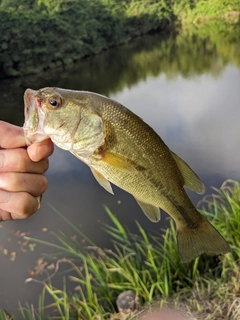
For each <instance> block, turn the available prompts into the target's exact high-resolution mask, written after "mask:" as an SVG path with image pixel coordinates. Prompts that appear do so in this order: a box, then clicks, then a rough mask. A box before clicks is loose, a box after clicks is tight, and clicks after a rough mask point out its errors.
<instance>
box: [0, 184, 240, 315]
mask: <svg viewBox="0 0 240 320" xmlns="http://www.w3.org/2000/svg"><path fill="white" fill-rule="evenodd" d="M199 209H200V211H201V213H202V214H203V215H204V216H206V217H207V218H208V219H209V220H211V222H212V223H213V225H214V226H215V227H216V228H217V230H218V231H219V232H220V233H221V234H222V235H223V236H224V237H225V239H226V240H227V241H228V243H229V244H230V246H231V249H232V251H231V252H229V253H227V254H225V255H223V256H219V257H216V256H207V255H202V256H200V257H198V258H197V259H195V260H194V261H192V262H190V263H187V264H183V263H182V262H181V261H180V259H179V255H178V250H177V240H176V232H175V227H174V224H173V222H171V223H170V227H169V228H168V229H167V230H165V231H164V232H163V234H162V235H150V234H147V233H146V232H145V231H144V229H143V228H142V227H141V225H140V224H139V223H137V226H138V229H139V235H135V234H131V233H130V232H129V231H128V230H127V229H126V228H125V227H124V226H123V225H121V223H120V222H119V220H118V219H117V218H116V216H115V215H114V214H112V213H111V212H110V210H109V209H108V208H106V212H107V214H108V216H109V217H110V219H111V221H112V223H111V225H104V228H105V231H106V232H107V233H108V236H109V237H110V238H111V241H112V243H113V248H111V249H110V248H109V249H102V248H100V247H98V246H96V245H95V244H94V243H92V241H91V240H90V239H88V238H87V237H86V236H85V235H84V234H83V233H82V232H81V231H80V230H79V229H78V228H76V226H74V225H72V224H71V222H70V221H68V220H67V218H66V217H64V215H62V214H61V213H60V212H58V211H57V210H56V209H55V208H54V207H52V210H53V212H55V213H56V215H57V217H56V220H57V219H64V220H65V222H66V224H67V225H68V226H70V227H72V228H73V230H74V232H75V234H76V236H77V237H76V238H69V237H67V236H65V235H64V233H63V232H59V233H56V234H55V237H56V239H57V240H58V243H57V244H56V243H54V244H53V243H46V242H44V241H40V240H37V239H31V241H32V242H35V243H39V244H41V245H48V246H52V247H54V248H55V249H56V251H57V253H56V254H55V255H54V258H55V259H54V260H52V258H53V255H51V256H49V257H45V258H44V259H43V260H42V265H40V264H39V263H38V265H37V268H35V272H36V274H34V273H33V274H32V277H31V278H29V279H27V280H26V282H34V283H37V284H36V285H38V286H39V285H41V286H42V288H43V291H42V294H41V296H40V298H39V304H38V306H33V305H29V304H26V305H21V306H20V316H18V317H17V319H22V320H24V319H29V320H32V319H39V320H44V319H46V318H48V319H61V320H65V319H72V320H73V319H76V320H77V319H88V320H90V319H92V320H102V319H111V320H127V319H135V320H140V319H144V316H146V314H148V313H149V311H150V310H152V309H153V308H154V309H155V310H156V309H161V308H163V307H170V308H171V309H172V308H175V309H176V310H178V311H179V312H181V313H182V314H184V315H185V316H186V317H187V316H188V317H189V319H190V320H194V319H195V320H196V319H205V320H206V319H207V320H221V319H222V320H223V319H224V320H226V319H228V320H237V319H239V318H240V303H239V292H240V282H239V274H240V273H239V271H240V183H239V182H238V181H233V180H227V181H225V182H224V183H223V185H222V186H221V188H219V189H214V192H213V194H211V195H209V196H206V197H205V198H203V200H202V203H201V205H200V208H199ZM77 239H79V240H77ZM26 240H29V239H26ZM62 264H65V265H66V264H67V265H68V266H69V268H70V271H69V272H68V274H67V276H66V277H64V278H63V284H62V285H60V286H58V287H55V286H54V285H53V284H52V281H53V279H54V276H56V274H57V273H58V272H59V271H58V270H59V268H60V266H61V265H62ZM50 266H51V268H50ZM38 270H41V271H42V272H43V271H44V270H45V271H46V272H45V275H47V277H46V276H44V280H41V281H40V280H39V275H38V272H37V271H38ZM67 279H68V280H70V281H71V282H74V283H75V285H76V286H75V290H74V292H73V293H70V292H69V291H68V290H67V285H66V283H67ZM125 290H133V291H134V292H135V293H136V294H137V296H138V298H139V308H138V309H137V310H136V311H134V312H131V313H130V312H128V313H119V312H118V311H117V308H116V299H117V296H118V295H119V294H120V293H121V292H123V291H125ZM49 296H50V297H51V302H50V303H49ZM46 297H47V298H46ZM46 299H47V300H46ZM46 301H48V303H47V302H46ZM0 311H1V310H0ZM0 319H1V320H2V319H4V320H6V319H16V318H15V317H14V316H13V317H12V318H11V317H10V315H8V314H7V312H6V311H4V310H2V311H1V312H0Z"/></svg>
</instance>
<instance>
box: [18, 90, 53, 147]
mask: <svg viewBox="0 0 240 320" xmlns="http://www.w3.org/2000/svg"><path fill="white" fill-rule="evenodd" d="M24 115H25V122H24V125H23V131H24V136H25V141H26V144H27V145H30V144H32V143H34V142H40V141H43V140H45V139H47V138H48V135H46V134H45V133H44V125H43V124H44V112H43V110H42V97H41V93H40V92H39V91H35V90H32V89H27V90H26V91H25V93H24Z"/></svg>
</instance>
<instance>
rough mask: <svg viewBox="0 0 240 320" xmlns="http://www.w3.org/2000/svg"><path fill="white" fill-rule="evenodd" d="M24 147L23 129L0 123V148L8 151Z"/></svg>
mask: <svg viewBox="0 0 240 320" xmlns="http://www.w3.org/2000/svg"><path fill="white" fill-rule="evenodd" d="M25 146H26V142H25V137H24V133H23V128H21V127H18V126H14V125H13V124H10V123H7V122H4V121H0V148H4V149H9V148H19V147H25Z"/></svg>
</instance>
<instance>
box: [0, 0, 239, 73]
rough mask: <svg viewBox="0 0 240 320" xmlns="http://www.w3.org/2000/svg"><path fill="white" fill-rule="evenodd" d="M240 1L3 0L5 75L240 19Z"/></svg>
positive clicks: (0, 59) (0, 50)
mask: <svg viewBox="0 0 240 320" xmlns="http://www.w3.org/2000/svg"><path fill="white" fill-rule="evenodd" d="M239 12H240V4H239V0H230V1H228V6H225V2H224V1H223V0H219V1H217V0H211V1H208V4H207V5H206V3H205V2H204V1H197V0H195V1H190V0H186V1H182V0H177V1H168V0H163V1H161V2H159V1H158V0H154V1H152V0H129V1H119V0H94V1H92V0H91V1H90V0H88V1H86V0H79V1H64V0H55V1H49V0H19V1H17V0H3V1H1V3H0V29H1V32H0V78H6V77H16V76H18V77H19V76H25V75H28V74H37V73H41V72H44V71H47V70H48V71H49V70H50V71H51V72H57V71H56V70H57V68H58V67H65V66H68V65H70V64H73V63H75V62H76V61H79V59H81V58H84V57H86V56H89V55H93V54H98V53H99V52H101V51H102V50H106V49H108V48H110V47H112V46H118V45H121V44H124V43H127V42H130V41H131V39H132V38H133V37H136V36H139V35H142V34H146V33H149V32H153V31H156V30H161V31H162V32H164V33H166V32H169V31H170V30H174V32H178V31H177V30H179V28H180V29H181V27H182V26H184V27H186V25H191V24H195V25H196V24H199V23H200V24H201V23H204V22H206V20H211V19H216V18H219V19H225V20H227V21H231V22H232V23H236V22H238V21H239Z"/></svg>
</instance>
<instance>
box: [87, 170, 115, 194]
mask: <svg viewBox="0 0 240 320" xmlns="http://www.w3.org/2000/svg"><path fill="white" fill-rule="evenodd" d="M90 169H91V171H92V174H93V176H94V177H95V179H96V180H97V182H98V183H99V184H100V186H102V187H103V188H104V189H105V190H107V191H108V192H109V193H111V194H114V193H113V190H112V186H111V183H110V182H109V181H108V180H107V179H106V178H104V176H102V175H101V173H99V172H98V171H96V170H95V169H93V168H90Z"/></svg>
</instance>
